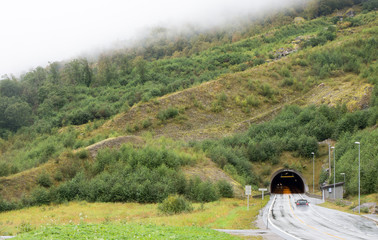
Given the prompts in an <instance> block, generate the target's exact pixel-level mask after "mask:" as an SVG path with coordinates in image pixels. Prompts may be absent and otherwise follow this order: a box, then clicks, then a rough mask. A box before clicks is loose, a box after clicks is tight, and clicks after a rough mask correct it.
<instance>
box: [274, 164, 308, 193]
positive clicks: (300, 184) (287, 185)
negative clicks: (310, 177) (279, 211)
mask: <svg viewBox="0 0 378 240" xmlns="http://www.w3.org/2000/svg"><path fill="white" fill-rule="evenodd" d="M269 190H270V192H271V193H277V194H288V193H305V192H307V191H308V186H307V184H306V181H305V180H304V178H303V177H302V175H301V174H300V173H299V172H297V171H296V170H293V169H280V170H278V171H276V172H275V173H274V174H273V175H272V177H271V180H270V187H269Z"/></svg>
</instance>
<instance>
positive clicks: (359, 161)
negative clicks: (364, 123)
mask: <svg viewBox="0 0 378 240" xmlns="http://www.w3.org/2000/svg"><path fill="white" fill-rule="evenodd" d="M354 143H355V144H357V145H358V214H360V213H361V211H360V210H361V205H360V204H361V202H360V187H361V185H360V171H361V160H360V149H361V143H360V142H354Z"/></svg>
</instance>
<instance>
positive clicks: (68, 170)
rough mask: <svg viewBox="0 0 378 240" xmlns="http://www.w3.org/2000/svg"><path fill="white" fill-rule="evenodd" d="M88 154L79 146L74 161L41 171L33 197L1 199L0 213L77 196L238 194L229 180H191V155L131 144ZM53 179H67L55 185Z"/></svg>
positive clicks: (144, 198) (156, 198)
mask: <svg viewBox="0 0 378 240" xmlns="http://www.w3.org/2000/svg"><path fill="white" fill-rule="evenodd" d="M87 157H88V153H87V151H85V150H82V151H79V152H78V153H77V154H76V158H75V163H71V164H72V165H71V164H69V166H66V165H61V166H60V168H59V169H58V170H57V171H56V172H55V174H54V175H50V174H48V173H41V174H40V175H39V176H38V178H37V184H38V185H39V187H37V188H36V189H34V190H33V192H32V193H31V196H30V197H28V196H25V198H24V199H22V201H21V202H14V203H9V202H6V201H3V200H2V199H0V212H1V211H6V210H10V209H15V208H19V207H24V206H31V205H41V204H49V203H51V202H56V203H62V202H65V201H72V200H85V201H88V202H139V203H153V202H161V201H163V200H164V199H165V198H167V197H168V196H169V195H171V194H180V195H184V196H186V198H187V199H189V200H192V201H196V202H210V201H215V200H218V199H219V198H220V197H232V196H233V190H232V187H231V185H230V184H229V183H227V182H225V181H220V182H218V183H212V182H209V181H205V182H204V181H202V180H201V179H199V178H198V177H197V178H191V179H189V180H187V179H186V178H185V176H184V174H183V173H182V172H181V170H180V167H182V166H184V165H188V164H194V163H195V161H196V159H194V158H193V157H192V156H191V155H189V154H185V153H176V152H175V151H173V150H167V149H165V148H155V147H149V146H147V147H144V148H142V149H135V148H133V147H131V146H126V145H125V146H123V147H122V148H121V149H120V150H119V151H117V150H109V149H106V150H103V151H100V152H99V154H98V155H97V157H96V159H95V161H94V162H93V163H89V162H87V161H86V160H85V159H86V158H87ZM78 161H82V162H83V161H84V162H83V164H81V163H78ZM53 179H54V180H55V181H58V182H59V181H63V180H66V181H64V182H62V183H61V184H59V185H58V186H54V185H53V184H52V182H53Z"/></svg>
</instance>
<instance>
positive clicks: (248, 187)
mask: <svg viewBox="0 0 378 240" xmlns="http://www.w3.org/2000/svg"><path fill="white" fill-rule="evenodd" d="M245 195H247V206H248V207H247V210H249V196H250V195H252V187H251V185H245Z"/></svg>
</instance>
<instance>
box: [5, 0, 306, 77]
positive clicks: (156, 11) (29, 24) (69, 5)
mask: <svg viewBox="0 0 378 240" xmlns="http://www.w3.org/2000/svg"><path fill="white" fill-rule="evenodd" d="M303 1H305V0H265V1H257V0H256V1H255V0H233V1H232V0H206V1H203V0H190V1H177V0H155V1H153V0H139V1H123V0H80V1H77V0H66V1H59V2H57V1H50V0H35V1H28V0H12V1H1V3H0V9H2V14H0V26H1V28H0V29H1V31H2V37H1V40H0V53H1V58H0V76H1V75H3V74H10V73H14V74H20V73H21V72H22V71H28V70H30V68H34V67H36V66H39V65H42V66H45V65H46V64H48V62H49V61H50V62H53V61H61V60H65V59H69V58H72V57H75V56H77V55H79V54H81V53H83V52H86V51H89V50H91V49H99V48H100V49H101V48H104V49H105V48H108V47H109V46H112V44H113V43H115V42H122V41H124V40H125V39H129V38H133V37H134V36H136V35H137V33H139V32H140V30H141V29H146V28H152V27H154V26H169V27H180V26H181V25H184V24H191V25H193V26H201V27H209V26H216V25H219V24H223V23H225V22H227V21H229V20H231V19H234V18H235V17H240V16H246V15H249V16H251V15H253V14H258V13H261V12H269V11H271V10H273V9H276V8H280V7H287V6H289V5H293V4H297V3H298V2H303Z"/></svg>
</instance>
